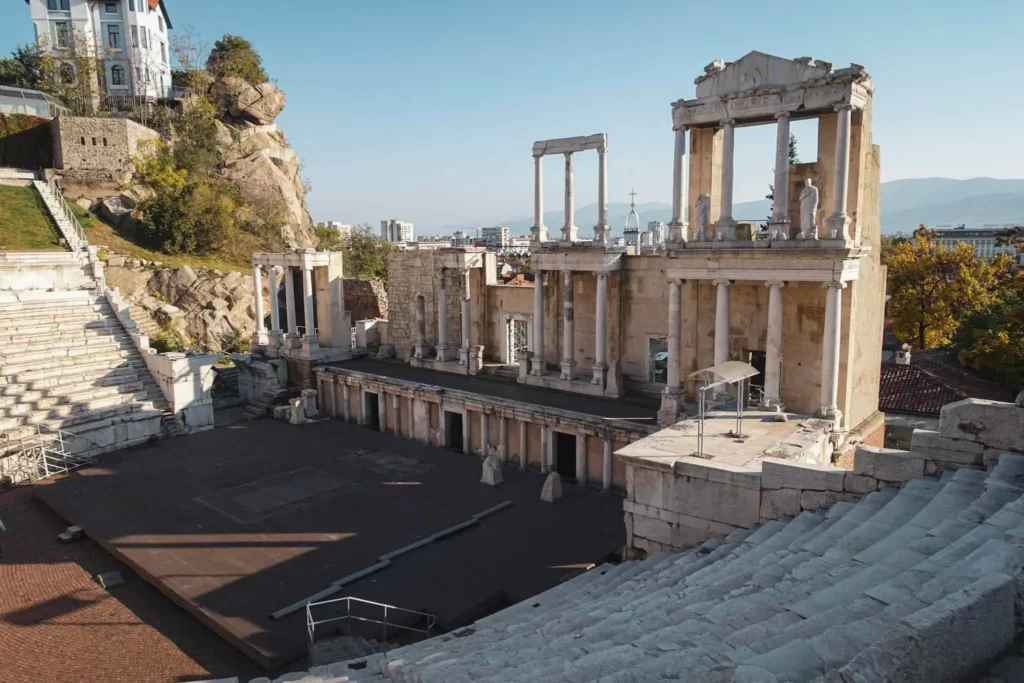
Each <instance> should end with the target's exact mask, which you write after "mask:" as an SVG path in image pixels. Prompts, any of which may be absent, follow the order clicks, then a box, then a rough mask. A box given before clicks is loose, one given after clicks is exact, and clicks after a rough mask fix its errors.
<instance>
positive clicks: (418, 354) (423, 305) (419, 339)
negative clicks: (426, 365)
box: [413, 294, 427, 358]
mask: <svg viewBox="0 0 1024 683" xmlns="http://www.w3.org/2000/svg"><path fill="white" fill-rule="evenodd" d="M426 353H427V302H426V298H425V297H424V296H423V295H422V294H420V295H418V296H417V297H416V346H415V348H414V349H413V356H414V357H415V358H425V357H426Z"/></svg>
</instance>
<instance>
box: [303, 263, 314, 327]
mask: <svg viewBox="0 0 1024 683" xmlns="http://www.w3.org/2000/svg"><path fill="white" fill-rule="evenodd" d="M302 305H303V308H304V309H305V310H303V313H304V314H305V316H304V317H305V319H306V320H305V323H306V340H307V341H316V327H315V323H314V314H315V311H314V309H313V268H312V267H308V268H306V267H304V268H303V269H302Z"/></svg>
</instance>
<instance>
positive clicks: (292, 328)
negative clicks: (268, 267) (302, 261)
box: [284, 266, 299, 343]
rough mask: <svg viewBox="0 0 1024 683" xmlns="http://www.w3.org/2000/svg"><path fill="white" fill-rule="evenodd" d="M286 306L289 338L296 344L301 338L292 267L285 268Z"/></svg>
mask: <svg viewBox="0 0 1024 683" xmlns="http://www.w3.org/2000/svg"><path fill="white" fill-rule="evenodd" d="M284 305H285V312H286V313H287V315H288V337H289V338H290V339H291V341H292V343H294V341H295V340H296V339H298V337H299V323H298V321H296V319H295V274H294V273H293V272H292V269H291V267H290V266H285V268H284Z"/></svg>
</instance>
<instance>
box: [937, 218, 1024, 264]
mask: <svg viewBox="0 0 1024 683" xmlns="http://www.w3.org/2000/svg"><path fill="white" fill-rule="evenodd" d="M1011 227H1013V226H1012V225H1003V226H989V225H986V226H984V227H982V228H968V227H967V226H966V225H959V226H957V227H955V228H953V227H944V226H943V227H938V228H936V229H935V238H934V239H935V241H936V242H938V243H939V244H941V245H942V246H944V247H947V248H949V249H955V248H956V245H957V244H958V243H960V242H963V243H965V244H967V245H969V246H971V247H974V253H975V254H976V255H977V256H978V258H983V259H990V258H995V257H996V256H998V255H1000V254H1006V255H1007V256H1012V257H1014V258H1016V257H1017V250H1016V248H1015V247H1014V246H1013V245H1009V244H1005V245H1000V244H997V242H998V238H999V236H1000V235H1001V234H1002V233H1004V232H1006V229H1007V228H1011Z"/></svg>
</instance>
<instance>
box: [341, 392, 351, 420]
mask: <svg viewBox="0 0 1024 683" xmlns="http://www.w3.org/2000/svg"><path fill="white" fill-rule="evenodd" d="M348 402H349V394H348V384H342V385H341V414H342V415H343V416H344V417H345V422H348V421H349V420H351V419H352V415H351V408H349V404H348Z"/></svg>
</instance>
